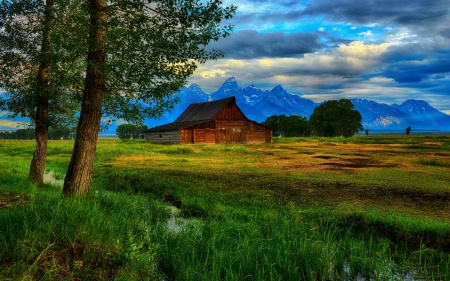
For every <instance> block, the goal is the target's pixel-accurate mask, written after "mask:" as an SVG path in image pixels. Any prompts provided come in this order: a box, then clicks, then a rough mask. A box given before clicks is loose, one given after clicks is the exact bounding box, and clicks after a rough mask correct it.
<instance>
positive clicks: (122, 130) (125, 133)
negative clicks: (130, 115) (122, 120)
mask: <svg viewBox="0 0 450 281" xmlns="http://www.w3.org/2000/svg"><path fill="white" fill-rule="evenodd" d="M145 130H148V127H147V125H143V126H139V125H133V124H122V125H119V126H118V127H117V129H116V135H117V136H118V137H119V139H121V140H127V139H143V138H144V132H143V131H145Z"/></svg>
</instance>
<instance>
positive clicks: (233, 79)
mask: <svg viewBox="0 0 450 281" xmlns="http://www.w3.org/2000/svg"><path fill="white" fill-rule="evenodd" d="M232 83H237V82H236V78H234V77H233V76H231V77H230V78H228V79H227V80H226V81H225V83H224V84H232Z"/></svg>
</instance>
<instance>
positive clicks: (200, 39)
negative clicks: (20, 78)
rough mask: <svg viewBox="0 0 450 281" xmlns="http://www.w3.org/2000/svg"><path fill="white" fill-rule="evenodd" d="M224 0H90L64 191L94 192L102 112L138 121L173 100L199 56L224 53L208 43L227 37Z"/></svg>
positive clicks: (228, 12) (228, 14)
mask: <svg viewBox="0 0 450 281" xmlns="http://www.w3.org/2000/svg"><path fill="white" fill-rule="evenodd" d="M221 5H222V2H221V1H218V0H212V1H203V2H200V1H196V0H185V1H166V0H160V1H155V2H150V1H139V0H120V1H119V0H117V1H107V0H86V7H87V11H88V14H89V21H88V38H87V68H86V80H85V84H84V89H83V96H82V102H81V112H80V118H79V122H78V126H77V133H76V138H75V144H74V150H73V154H72V158H71V160H70V164H69V167H68V170H67V173H66V178H65V180H64V188H63V194H64V195H70V196H73V195H85V194H87V193H88V191H89V186H90V182H91V179H92V173H93V164H94V155H95V150H96V144H97V137H98V131H99V127H100V119H101V117H102V114H103V113H106V114H108V113H112V114H115V116H116V117H121V118H124V119H125V120H130V121H135V123H138V122H139V120H142V119H143V117H149V116H150V117H157V116H160V115H161V114H162V113H163V112H164V111H165V110H167V109H170V108H172V107H173V103H174V102H175V101H174V100H173V99H171V94H172V93H174V92H176V91H178V89H179V88H180V87H181V86H182V85H185V84H186V82H187V78H188V77H189V76H190V75H191V74H192V73H193V72H194V70H195V69H196V67H197V63H204V62H206V61H207V60H209V59H216V58H218V57H219V56H223V53H222V52H220V51H217V50H210V51H208V50H206V46H207V45H208V43H209V42H210V41H211V40H218V39H219V38H220V37H221V36H224V37H225V36H228V35H229V33H230V32H231V26H224V27H221V26H220V22H221V21H222V20H223V19H229V18H231V16H232V15H233V14H234V12H235V7H234V6H231V7H225V8H223V7H222V6H221Z"/></svg>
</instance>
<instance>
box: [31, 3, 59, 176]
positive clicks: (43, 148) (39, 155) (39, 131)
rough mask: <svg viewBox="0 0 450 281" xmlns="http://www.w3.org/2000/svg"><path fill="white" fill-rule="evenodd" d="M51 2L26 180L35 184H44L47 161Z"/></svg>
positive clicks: (45, 30)
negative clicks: (33, 135)
mask: <svg viewBox="0 0 450 281" xmlns="http://www.w3.org/2000/svg"><path fill="white" fill-rule="evenodd" d="M53 11H54V7H53V0H47V2H46V4H45V10H44V24H43V34H42V45H41V52H40V53H41V62H40V65H39V71H38V74H37V80H38V87H39V88H38V91H37V97H36V101H37V103H36V116H35V120H34V121H35V123H36V130H35V134H36V149H35V151H34V154H33V159H32V160H31V165H30V172H29V174H28V179H29V180H30V181H31V182H33V183H37V184H42V183H43V182H44V173H45V163H46V161H47V142H48V122H49V120H48V116H49V115H48V113H49V102H48V100H49V98H48V89H49V69H50V66H49V65H50V54H51V46H50V40H51V34H52V25H53V18H52V16H53Z"/></svg>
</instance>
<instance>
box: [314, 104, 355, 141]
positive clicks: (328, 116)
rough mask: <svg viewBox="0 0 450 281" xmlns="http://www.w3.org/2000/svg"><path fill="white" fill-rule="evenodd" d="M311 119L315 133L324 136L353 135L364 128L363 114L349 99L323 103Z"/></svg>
mask: <svg viewBox="0 0 450 281" xmlns="http://www.w3.org/2000/svg"><path fill="white" fill-rule="evenodd" d="M309 120H310V122H311V125H312V126H313V127H314V130H315V133H316V134H317V135H319V136H324V137H339V136H343V137H351V136H354V135H355V134H356V133H358V132H359V131H362V130H364V129H363V127H362V124H361V120H362V117H361V114H360V113H359V111H357V110H355V109H354V105H353V103H352V102H351V101H350V100H348V99H340V100H329V101H326V102H324V103H322V104H321V105H319V106H317V107H316V108H315V109H314V112H313V114H311V116H310V118H309Z"/></svg>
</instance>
